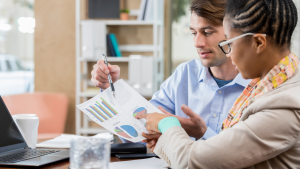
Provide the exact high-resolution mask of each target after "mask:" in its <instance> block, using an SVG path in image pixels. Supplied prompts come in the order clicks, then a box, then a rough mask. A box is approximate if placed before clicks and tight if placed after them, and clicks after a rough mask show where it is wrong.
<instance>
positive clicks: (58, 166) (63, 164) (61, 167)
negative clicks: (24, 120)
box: [0, 136, 151, 169]
mask: <svg viewBox="0 0 300 169" xmlns="http://www.w3.org/2000/svg"><path fill="white" fill-rule="evenodd" d="M46 140H47V139H46ZM46 140H45V139H44V140H38V143H40V142H43V141H46ZM114 142H115V143H121V140H120V139H119V138H118V137H116V136H115V139H114ZM147 153H151V150H150V149H147ZM129 160H134V159H128V160H127V159H126V160H124V159H119V158H117V157H110V162H118V161H129ZM68 166H70V162H69V159H66V160H62V161H58V162H55V163H51V164H48V165H45V166H41V167H38V168H39V169H53V168H55V169H68ZM11 168H26V167H6V166H5V167H3V166H0V169H11ZM28 168H33V167H28Z"/></svg>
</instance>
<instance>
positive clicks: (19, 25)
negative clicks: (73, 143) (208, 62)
mask: <svg viewBox="0 0 300 169" xmlns="http://www.w3.org/2000/svg"><path fill="white" fill-rule="evenodd" d="M142 1H143V0H120V9H123V8H126V9H129V10H130V11H135V12H137V10H138V9H139V8H140V6H141V5H140V4H141V2H142ZM189 2H190V0H165V1H164V3H163V4H161V8H162V9H163V10H162V11H163V15H162V16H163V20H164V21H163V23H164V24H163V32H161V34H162V35H163V43H162V44H159V45H161V46H162V48H163V50H162V51H163V53H162V56H163V62H161V63H163V66H162V67H161V68H163V71H162V72H163V79H166V78H167V77H169V76H170V75H171V73H172V72H173V71H174V69H175V68H176V67H177V66H178V65H179V64H180V63H182V62H186V61H188V60H191V59H197V58H198V55H197V52H196V50H195V48H194V45H193V41H192V36H191V35H190V30H189V19H190V12H189V9H188V4H189ZM294 2H295V3H296V5H297V7H298V9H300V1H299V0H294ZM80 9H81V10H80V19H81V20H89V18H88V10H87V9H88V0H80ZM158 9H159V8H158ZM76 12H77V11H76V0H63V1H62V0H51V1H49V0H0V80H1V81H5V82H7V83H5V85H4V84H2V85H1V84H0V95H4V96H8V95H15V94H21V93H26V92H54V93H62V94H65V95H67V97H68V100H69V103H68V113H67V120H66V124H65V132H66V133H75V129H76V124H75V123H76V122H75V117H76V115H75V104H76V99H78V98H76V97H77V95H76V86H77V85H78V81H76V79H77V78H79V76H78V75H77V74H76V71H77V69H84V68H83V67H84V66H83V67H78V66H76V65H78V64H77V63H76V49H77V46H76V38H77V36H78V35H77V34H76V24H77V23H76ZM299 13H300V12H299ZM299 13H298V14H299ZM135 15H136V14H131V15H130V18H129V20H137V19H138V18H137V17H136V16H135ZM299 16H300V15H299ZM299 18H300V17H299ZM298 24H299V22H298ZM152 26H153V25H151V24H150V25H142V26H141V25H137V26H136V25H131V26H128V25H127V26H126V25H125V26H124V25H118V23H116V25H114V26H111V25H110V26H107V28H108V30H109V31H110V32H113V33H115V34H116V37H117V39H118V41H119V43H120V44H121V45H124V46H123V47H125V49H123V51H122V53H123V54H124V56H123V58H125V59H126V57H127V58H128V56H130V55H132V54H134V55H136V54H138V55H146V56H149V55H154V54H153V52H152V51H151V49H150V50H149V51H147V49H145V51H143V52H136V51H130V49H128V48H126V47H128V44H125V43H127V42H130V41H131V40H129V39H130V38H129V37H135V36H136V38H135V40H136V41H135V42H134V43H136V44H138V43H139V44H150V42H151V43H152V42H153V40H152V41H147V39H152V37H153V33H154V30H153V29H152ZM132 29H134V30H135V31H132ZM299 29H300V28H299V26H298V27H297V29H296V31H295V33H294V35H293V43H292V51H293V52H294V53H295V54H296V55H297V56H300V33H299ZM136 32H139V33H137V34H136ZM122 33H123V34H124V33H128V37H124V36H122ZM133 39H134V38H133ZM132 41H133V40H132ZM126 45H127V46H126ZM129 47H130V46H129ZM146 47H147V46H146ZM121 49H122V48H121ZM125 55H126V56H125ZM11 58H14V59H11ZM7 60H9V62H10V63H12V64H13V62H16V65H18V64H20V66H15V67H16V68H15V69H14V68H13V67H11V68H10V67H8V66H7V67H6V69H5V66H2V67H1V65H2V64H3V65H6V64H9V63H6V62H7ZM118 61H119V62H116V64H119V65H120V67H121V69H122V70H124V72H125V73H121V76H122V77H123V78H124V79H126V78H127V79H128V73H126V71H128V69H130V68H129V66H128V62H129V61H120V60H118ZM1 62H3V63H1ZM81 64H84V63H81ZM92 64H93V62H92V61H91V62H89V63H88V64H87V66H88V68H87V70H88V71H90V70H91V65H92ZM21 67H22V68H21ZM158 67H159V66H158ZM158 67H157V68H158ZM80 71H83V72H84V70H80ZM16 72H18V73H16ZM13 76H16V79H18V80H13V79H12V77H13ZM86 76H89V75H88V74H86ZM8 77H10V78H8ZM81 77H82V76H80V78H81ZM20 79H22V80H20ZM87 79H88V77H87ZM0 83H1V82H0ZM81 83H85V82H80V84H81ZM15 84H18V85H15ZM86 85H87V86H89V85H90V84H88V83H87V84H86ZM133 85H134V84H133ZM82 86H84V85H81V87H82ZM77 94H78V93H77ZM78 97H79V96H78ZM87 98H88V97H86V98H80V100H81V101H84V99H87ZM147 98H149V96H147ZM24 113H29V112H24ZM81 120H82V121H81V122H82V123H85V122H84V118H82V119H81ZM88 123H89V122H88ZM83 125H84V124H83ZM88 125H90V124H88ZM91 125H92V126H93V125H94V124H91Z"/></svg>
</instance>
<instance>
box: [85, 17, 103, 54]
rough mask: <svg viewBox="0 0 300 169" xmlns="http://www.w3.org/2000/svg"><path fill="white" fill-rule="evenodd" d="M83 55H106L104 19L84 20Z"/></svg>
mask: <svg viewBox="0 0 300 169" xmlns="http://www.w3.org/2000/svg"><path fill="white" fill-rule="evenodd" d="M81 28H82V29H81V40H82V41H81V42H82V46H81V50H82V52H81V53H82V57H85V58H94V57H101V56H102V54H105V55H106V46H107V45H106V38H105V37H106V26H105V24H104V22H102V21H82V23H81Z"/></svg>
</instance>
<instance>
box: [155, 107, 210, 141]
mask: <svg viewBox="0 0 300 169" xmlns="http://www.w3.org/2000/svg"><path fill="white" fill-rule="evenodd" d="M158 109H159V110H161V111H162V112H163V113H165V114H166V115H168V116H174V117H176V118H177V119H178V120H179V121H180V124H181V126H182V128H183V129H184V130H185V131H186V132H187V134H188V135H189V136H191V137H195V138H196V139H197V140H198V139H200V138H201V137H203V135H204V134H205V132H206V130H207V126H206V124H205V121H204V120H203V119H202V118H201V117H200V116H199V115H198V114H196V113H195V112H193V110H192V109H190V108H189V107H188V106H186V105H182V106H181V110H182V111H183V112H184V113H185V114H186V115H187V116H189V118H184V117H179V116H176V115H173V114H171V113H169V112H167V111H166V110H164V109H163V108H162V107H161V106H159V107H158Z"/></svg>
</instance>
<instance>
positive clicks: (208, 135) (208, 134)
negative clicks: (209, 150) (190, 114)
mask: <svg viewBox="0 0 300 169" xmlns="http://www.w3.org/2000/svg"><path fill="white" fill-rule="evenodd" d="M215 135H218V133H216V132H215V131H213V130H212V129H211V128H210V127H208V126H207V130H206V132H205V133H204V135H203V137H201V138H200V139H201V140H207V139H209V138H211V137H212V136H215Z"/></svg>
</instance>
